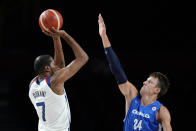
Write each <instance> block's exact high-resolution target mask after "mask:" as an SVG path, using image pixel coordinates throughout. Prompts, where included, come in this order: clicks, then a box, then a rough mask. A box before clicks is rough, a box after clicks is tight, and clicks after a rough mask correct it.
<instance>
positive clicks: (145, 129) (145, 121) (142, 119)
mask: <svg viewBox="0 0 196 131" xmlns="http://www.w3.org/2000/svg"><path fill="white" fill-rule="evenodd" d="M140 100H141V98H140V96H139V95H138V96H136V97H135V98H134V99H133V100H132V101H131V104H130V106H129V110H128V113H127V115H126V118H125V122H124V131H158V130H159V122H158V121H157V120H156V113H157V111H158V110H159V108H160V106H161V105H162V104H161V103H160V102H159V101H156V102H154V103H152V104H150V105H148V106H143V105H142V104H141V103H140Z"/></svg>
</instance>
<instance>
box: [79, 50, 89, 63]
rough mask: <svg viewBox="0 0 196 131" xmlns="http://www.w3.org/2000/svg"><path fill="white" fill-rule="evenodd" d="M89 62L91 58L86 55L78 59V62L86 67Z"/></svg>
mask: <svg viewBox="0 0 196 131" xmlns="http://www.w3.org/2000/svg"><path fill="white" fill-rule="evenodd" d="M88 60H89V57H88V55H87V54H86V53H85V54H83V55H81V56H80V57H79V58H78V61H79V63H80V64H81V65H84V64H86V63H87V61H88Z"/></svg>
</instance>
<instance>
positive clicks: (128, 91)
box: [118, 81, 138, 101]
mask: <svg viewBox="0 0 196 131" xmlns="http://www.w3.org/2000/svg"><path fill="white" fill-rule="evenodd" d="M118 87H119V89H120V91H121V93H122V94H123V95H124V96H125V98H126V99H129V101H131V100H132V99H133V98H135V97H136V96H137V95H138V91H137V89H136V87H135V86H134V85H133V84H132V83H130V82H129V81H127V82H125V83H123V84H119V85H118Z"/></svg>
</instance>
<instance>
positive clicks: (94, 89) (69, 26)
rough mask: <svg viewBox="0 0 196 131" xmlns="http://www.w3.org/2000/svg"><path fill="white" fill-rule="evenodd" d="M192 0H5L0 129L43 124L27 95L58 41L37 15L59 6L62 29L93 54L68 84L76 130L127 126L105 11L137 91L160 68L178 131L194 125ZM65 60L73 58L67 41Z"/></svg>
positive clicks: (17, 130) (0, 4)
mask: <svg viewBox="0 0 196 131" xmlns="http://www.w3.org/2000/svg"><path fill="white" fill-rule="evenodd" d="M192 5H193V4H192V3H188V4H187V3H186V4H185V3H183V2H180V1H176V2H175V1H173V2H170V1H168V0H164V1H163V0H162V1H144V2H143V1H129V2H125V1H116V2H115V1H113V2H109V1H108V2H107V1H88V2H87V1H76V0H75V1H74V0H73V1H66V0H55V1H52V0H47V1H46V0H1V1H0V56H1V62H0V67H1V68H0V73H1V75H0V131H13V130H14V131H37V125H38V117H37V114H36V111H35V109H34V107H33V105H32V104H31V102H30V100H29V97H28V90H29V83H30V81H31V79H32V78H33V77H34V76H35V74H34V70H33V62H34V59H35V58H36V57H37V56H38V55H43V54H50V55H53V52H54V50H53V42H52V39H51V38H50V37H48V36H45V35H44V34H43V33H42V32H41V29H40V27H39V24H38V19H39V15H40V14H41V13H42V12H43V11H44V10H46V9H56V10H58V11H59V12H60V13H61V14H62V16H63V19H64V23H63V28H62V29H64V30H66V31H67V32H68V33H69V34H70V35H71V36H72V37H73V38H75V40H76V41H77V42H78V43H79V44H80V45H81V46H82V48H83V49H84V50H85V51H86V52H87V54H88V55H89V57H90V59H89V61H88V63H87V64H86V65H85V66H84V67H83V68H82V69H81V70H80V71H79V72H78V73H77V74H76V75H75V76H74V77H73V78H71V79H70V80H68V81H67V82H66V83H65V89H66V91H67V95H68V99H69V103H70V108H71V116H72V123H71V130H72V131H78V130H81V131H84V130H85V131H122V130H123V119H124V116H125V100H124V97H123V96H122V95H121V93H120V91H119V89H118V87H117V84H116V81H115V79H114V77H113V76H112V74H111V72H110V70H109V67H108V63H107V60H106V57H105V54H104V51H103V47H102V43H101V39H100V37H99V34H98V14H99V13H102V16H103V18H104V20H105V24H106V27H107V34H108V36H109V38H110V41H111V43H112V46H113V49H114V50H115V52H116V54H117V55H118V57H119V59H120V61H121V64H122V66H123V68H124V70H125V72H126V74H127V76H128V78H129V81H131V82H132V83H133V84H134V85H135V86H136V87H137V88H138V90H139V89H140V88H141V87H142V84H143V81H145V80H146V78H147V77H148V75H149V74H150V73H152V72H154V71H159V72H162V73H164V74H166V75H167V76H168V78H169V79H170V82H171V87H170V89H169V91H168V93H167V94H166V95H165V96H163V97H162V98H160V99H159V100H160V101H161V102H162V103H163V104H164V105H165V106H166V107H167V108H168V109H169V111H170V113H171V117H172V121H171V124H172V127H173V130H174V131H176V130H182V129H183V128H184V129H185V130H186V131H188V130H189V131H190V130H191V131H193V130H196V127H195V125H194V123H195V122H194V120H193V119H192V118H194V116H195V113H194V112H195V111H194V107H193V106H194V104H195V97H193V95H194V94H195V92H194V87H193V86H194V85H195V83H194V80H195V77H194V74H195V43H196V39H195V38H196V37H195V36H196V31H195V30H196V25H195V23H196V19H195V15H194V12H195V10H194V7H193V6H192ZM62 44H63V49H64V55H65V60H66V63H67V64H68V63H69V62H71V61H72V60H73V59H74V55H73V53H72V50H71V48H69V46H68V45H67V44H66V43H65V42H64V41H63V42H62Z"/></svg>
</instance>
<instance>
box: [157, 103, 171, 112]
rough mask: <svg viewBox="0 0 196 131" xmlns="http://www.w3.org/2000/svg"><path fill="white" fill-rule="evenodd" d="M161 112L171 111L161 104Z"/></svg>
mask: <svg viewBox="0 0 196 131" xmlns="http://www.w3.org/2000/svg"><path fill="white" fill-rule="evenodd" d="M159 113H169V110H168V109H167V107H166V106H164V105H161V106H160V108H159Z"/></svg>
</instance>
